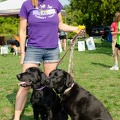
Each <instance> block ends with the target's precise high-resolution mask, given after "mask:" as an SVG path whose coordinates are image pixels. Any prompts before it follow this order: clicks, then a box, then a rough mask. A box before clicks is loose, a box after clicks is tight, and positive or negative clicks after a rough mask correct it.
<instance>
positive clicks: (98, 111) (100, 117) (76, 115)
mask: <svg viewBox="0 0 120 120" xmlns="http://www.w3.org/2000/svg"><path fill="white" fill-rule="evenodd" d="M45 84H46V86H49V87H51V88H54V90H55V91H56V92H57V93H58V94H60V97H61V105H62V106H63V107H64V109H65V110H66V112H67V113H68V114H69V115H70V117H71V120H112V117H111V115H110V114H109V112H108V111H107V109H106V108H105V106H104V105H103V104H102V103H101V102H100V101H99V100H98V99H97V98H96V97H95V96H93V95H92V94H91V93H90V92H88V91H87V90H85V89H84V88H82V87H81V86H80V85H78V84H77V83H76V82H75V81H73V78H72V77H71V75H70V74H69V73H67V72H66V71H64V70H60V69H57V70H53V71H52V72H51V73H50V74H49V79H48V80H46V81H45Z"/></svg>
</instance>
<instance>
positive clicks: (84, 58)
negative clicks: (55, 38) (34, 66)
mask: <svg viewBox="0 0 120 120" xmlns="http://www.w3.org/2000/svg"><path fill="white" fill-rule="evenodd" d="M96 46H97V48H96V50H92V51H88V50H87V49H86V51H83V52H79V51H78V50H77V46H76V47H75V50H74V60H73V62H74V70H73V72H74V80H75V81H76V82H77V83H79V84H80V85H81V86H82V87H83V88H85V89H86V90H88V91H90V92H91V93H92V94H93V95H95V96H96V97H97V98H98V99H99V100H100V101H101V102H102V103H103V104H104V105H105V106H106V108H107V109H108V110H109V112H110V113H111V115H112V117H113V120H120V71H110V70H109V68H110V67H111V66H112V65H113V57H112V56H111V55H112V54H111V51H112V50H111V45H110V44H108V43H105V42H104V43H99V44H97V43H96ZM69 53H70V52H68V54H67V55H66V56H65V58H64V59H63V61H62V63H61V65H60V68H61V69H64V70H66V71H67V69H68V63H69ZM63 54H64V52H62V53H61V56H62V55H63ZM19 62H20V57H19V56H13V55H11V54H9V55H7V56H2V55H0V86H1V87H0V120H10V119H11V118H12V116H13V114H14V104H15V96H16V93H17V90H18V88H19V86H18V85H17V84H18V82H19V81H18V80H17V78H16V74H18V73H20V72H21V65H20V64H19ZM29 98H30V94H29V97H28V101H27V103H26V106H25V110H24V111H23V114H22V120H33V113H32V108H31V104H30V102H29Z"/></svg>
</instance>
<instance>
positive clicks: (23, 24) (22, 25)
mask: <svg viewBox="0 0 120 120" xmlns="http://www.w3.org/2000/svg"><path fill="white" fill-rule="evenodd" d="M26 27H27V20H26V19H25V18H23V17H20V31H19V32H20V33H19V34H20V53H21V54H24V53H25V42H26Z"/></svg>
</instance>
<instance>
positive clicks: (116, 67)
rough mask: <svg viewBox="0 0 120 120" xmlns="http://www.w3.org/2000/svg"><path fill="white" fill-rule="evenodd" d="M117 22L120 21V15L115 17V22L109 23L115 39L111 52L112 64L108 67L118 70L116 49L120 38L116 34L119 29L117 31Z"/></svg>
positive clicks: (118, 47)
mask: <svg viewBox="0 0 120 120" xmlns="http://www.w3.org/2000/svg"><path fill="white" fill-rule="evenodd" d="M118 22H120V15H118V16H117V17H116V22H113V23H112V25H111V28H112V32H111V34H112V36H113V39H112V40H113V41H115V43H114V44H115V45H114V48H113V52H114V54H113V55H114V66H112V67H111V68H110V70H119V67H118V56H119V55H118V51H119V50H120V40H119V39H118V34H120V31H118ZM112 44H113V43H112Z"/></svg>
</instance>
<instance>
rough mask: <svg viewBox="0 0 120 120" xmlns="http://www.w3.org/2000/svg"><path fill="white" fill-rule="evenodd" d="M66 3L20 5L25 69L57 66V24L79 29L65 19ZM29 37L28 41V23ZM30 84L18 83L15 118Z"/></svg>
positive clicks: (48, 0)
mask: <svg viewBox="0 0 120 120" xmlns="http://www.w3.org/2000/svg"><path fill="white" fill-rule="evenodd" d="M62 8H63V6H62V5H61V3H60V2H59V1H58V0H26V1H25V2H24V3H23V4H22V7H21V9H20V13H19V16H20V32H19V36H20V55H21V57H20V64H21V65H22V72H25V70H26V69H27V68H29V67H39V65H41V64H43V69H44V72H45V74H46V75H47V76H49V73H50V72H51V71H52V70H54V69H56V66H57V64H58V62H59V56H60V50H59V48H58V28H59V29H60V30H62V31H64V32H73V31H77V33H79V32H80V31H81V29H79V28H78V27H77V26H69V25H67V24H64V23H63V21H62V15H61V10H62ZM27 25H28V36H29V37H28V41H27V47H26V51H25V43H26V27H27ZM29 90H30V87H21V86H20V87H19V90H18V92H17V95H16V102H15V112H14V120H20V117H21V113H22V111H23V109H24V106H25V104H26V100H27V96H28V92H29Z"/></svg>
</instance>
